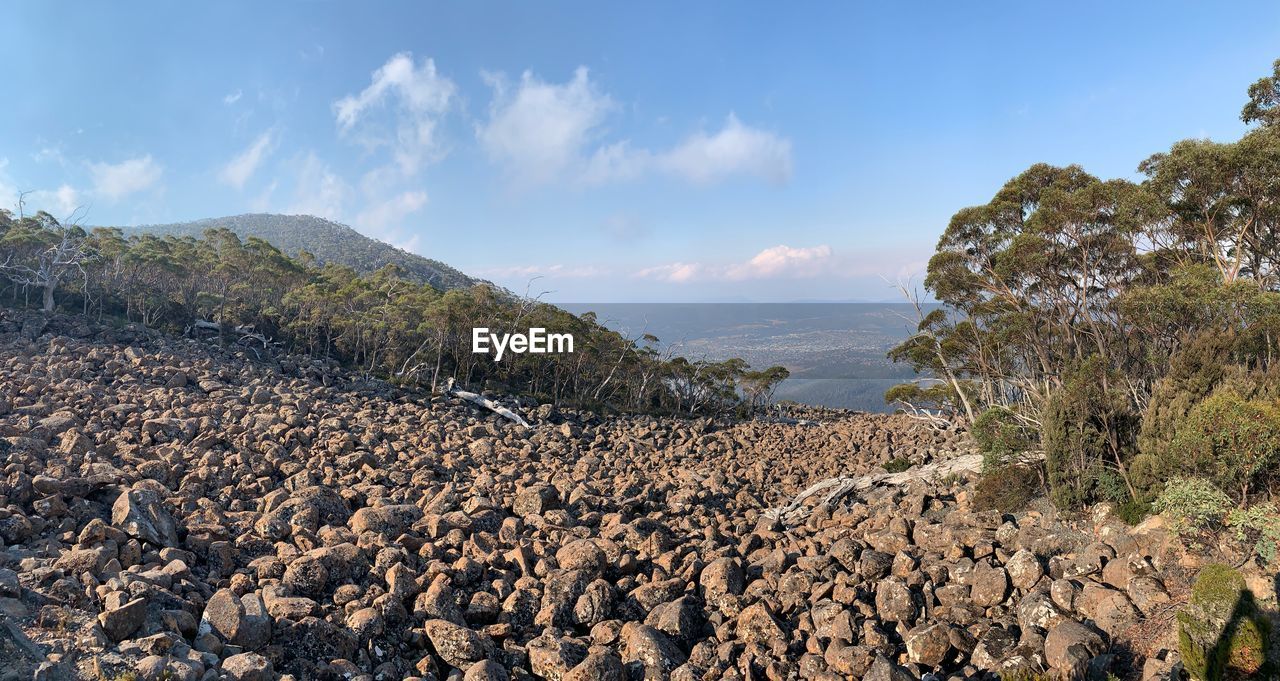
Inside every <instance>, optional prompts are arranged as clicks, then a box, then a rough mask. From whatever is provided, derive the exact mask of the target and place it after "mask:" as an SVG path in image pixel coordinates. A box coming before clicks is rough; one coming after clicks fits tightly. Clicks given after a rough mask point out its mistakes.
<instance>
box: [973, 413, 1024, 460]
mask: <svg viewBox="0 0 1280 681" xmlns="http://www.w3.org/2000/svg"><path fill="white" fill-rule="evenodd" d="M969 432H970V434H971V435H972V436H973V441H974V443H975V444H977V445H978V451H980V452H982V466H983V468H984V469H990V468H1000V467H1001V466H1005V465H1008V464H1010V463H1012V462H1014V461H1015V460H1016V459H1017V457H1018V456H1019V455H1020V454H1022V453H1023V452H1025V451H1027V450H1028V449H1031V448H1032V447H1033V446H1035V435H1036V434H1035V432H1034V431H1032V430H1031V429H1029V428H1027V427H1026V426H1025V425H1024V424H1023V423H1022V422H1020V421H1019V420H1018V418H1017V415H1015V414H1014V413H1013V411H1012V410H1010V409H1008V408H1005V407H991V408H990V409H987V410H986V411H984V412H982V413H981V414H979V415H978V418H977V420H975V421H974V422H973V427H972V428H971V429H970V430H969Z"/></svg>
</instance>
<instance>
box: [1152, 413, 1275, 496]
mask: <svg viewBox="0 0 1280 681" xmlns="http://www.w3.org/2000/svg"><path fill="white" fill-rule="evenodd" d="M1172 449H1173V451H1175V452H1176V453H1177V455H1178V456H1179V458H1180V460H1181V467H1182V470H1183V471H1187V472H1189V471H1195V472H1197V473H1198V474H1201V475H1206V477H1208V478H1209V479H1211V480H1213V481H1214V482H1215V483H1216V484H1217V485H1218V487H1219V488H1221V489H1224V490H1231V491H1232V492H1233V493H1234V494H1235V495H1236V496H1237V498H1238V499H1240V500H1242V501H1243V500H1244V499H1246V498H1247V497H1248V495H1249V492H1250V490H1252V489H1254V488H1255V487H1256V486H1257V485H1258V484H1260V483H1264V482H1266V478H1267V477H1270V476H1271V470H1272V468H1273V467H1274V465H1275V462H1276V460H1277V458H1280V456H1278V455H1280V410H1278V409H1276V406H1275V404H1273V403H1272V402H1270V401H1267V400H1246V399H1244V398H1242V397H1240V396H1239V395H1237V394H1235V393H1234V392H1222V393H1216V394H1214V395H1213V396H1211V397H1209V398H1208V399H1206V400H1204V401H1203V402H1201V403H1200V404H1198V405H1196V407H1195V408H1194V409H1192V410H1191V413H1190V414H1188V415H1187V419H1186V420H1185V421H1184V422H1183V423H1182V425H1180V426H1179V427H1178V432H1177V435H1176V436H1175V437H1174V440H1173V445H1172Z"/></svg>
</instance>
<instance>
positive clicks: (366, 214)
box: [356, 191, 427, 250]
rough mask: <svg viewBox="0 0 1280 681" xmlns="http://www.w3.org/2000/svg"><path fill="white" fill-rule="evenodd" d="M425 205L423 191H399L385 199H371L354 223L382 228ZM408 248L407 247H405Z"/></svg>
mask: <svg viewBox="0 0 1280 681" xmlns="http://www.w3.org/2000/svg"><path fill="white" fill-rule="evenodd" d="M425 205H427V193H426V192H424V191H406V192H401V193H400V194H397V195H395V196H393V197H391V198H389V199H387V200H385V201H372V202H370V203H369V204H368V205H366V206H365V209H364V210H362V211H360V214H359V215H357V216H356V225H357V226H359V227H364V228H367V229H373V230H383V229H386V228H387V227H393V226H397V224H398V223H399V222H400V221H401V220H403V219H404V218H406V217H407V216H409V215H410V214H412V213H416V212H417V211H418V210H419V209H421V208H422V207H423V206H425ZM405 250H408V249H405Z"/></svg>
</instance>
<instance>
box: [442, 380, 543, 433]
mask: <svg viewBox="0 0 1280 681" xmlns="http://www.w3.org/2000/svg"><path fill="white" fill-rule="evenodd" d="M444 394H446V395H448V396H450V397H456V398H458V399H460V400H466V401H467V402H470V403H472V404H474V405H476V406H479V407H484V408H485V409H488V410H489V411H491V412H493V413H495V414H497V415H498V416H501V417H503V418H506V419H509V420H511V421H514V422H516V423H518V424H520V425H522V426H524V427H525V428H532V426H530V425H529V422H528V421H525V420H524V419H523V418H521V417H520V415H519V414H517V413H515V412H514V411H511V410H510V409H507V408H506V407H504V406H502V405H501V404H498V403H497V402H494V401H493V400H491V399H489V398H487V397H484V396H483V395H478V394H476V393H473V392H470V391H467V390H462V389H460V388H455V387H454V385H453V378H452V377H450V378H449V380H448V382H446V383H445V388H444Z"/></svg>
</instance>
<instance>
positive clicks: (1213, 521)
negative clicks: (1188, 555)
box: [1151, 478, 1231, 536]
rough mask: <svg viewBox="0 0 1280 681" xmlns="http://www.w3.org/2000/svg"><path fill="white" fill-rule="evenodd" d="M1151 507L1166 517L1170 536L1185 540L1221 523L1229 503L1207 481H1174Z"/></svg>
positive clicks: (1177, 479) (1226, 498)
mask: <svg viewBox="0 0 1280 681" xmlns="http://www.w3.org/2000/svg"><path fill="white" fill-rule="evenodd" d="M1151 507H1152V510H1154V511H1155V512H1157V513H1163V514H1165V515H1166V516H1168V518H1169V523H1170V527H1171V528H1172V529H1173V531H1174V532H1177V533H1178V534H1179V535H1183V536H1186V535H1189V534H1192V533H1195V532H1200V531H1203V530H1208V529H1212V528H1213V527H1216V526H1217V525H1218V524H1219V523H1221V522H1222V519H1223V516H1224V515H1226V512H1227V509H1228V508H1230V507H1231V499H1230V497H1228V496H1227V495H1226V494H1224V493H1223V492H1222V490H1220V489H1218V488H1217V487H1216V486H1214V484H1213V483H1212V482H1209V481H1208V480H1203V479H1201V478H1174V479H1173V480H1170V481H1169V482H1168V484H1166V485H1165V488H1164V491H1162V492H1161V493H1160V495H1159V496H1157V497H1156V500H1155V502H1154V503H1152V505H1151Z"/></svg>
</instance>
